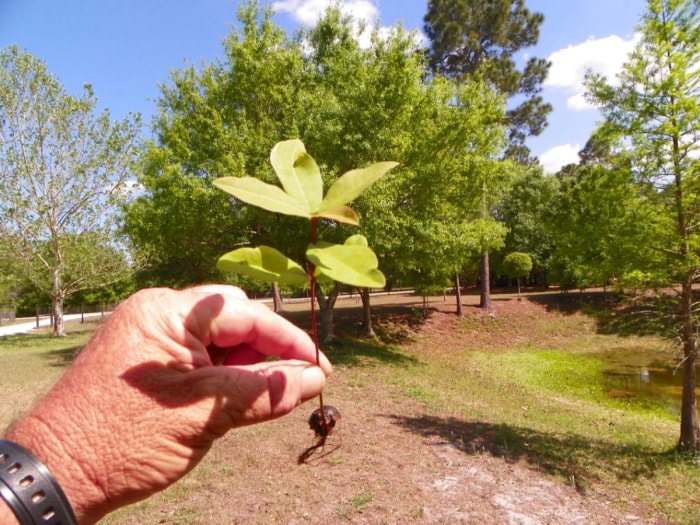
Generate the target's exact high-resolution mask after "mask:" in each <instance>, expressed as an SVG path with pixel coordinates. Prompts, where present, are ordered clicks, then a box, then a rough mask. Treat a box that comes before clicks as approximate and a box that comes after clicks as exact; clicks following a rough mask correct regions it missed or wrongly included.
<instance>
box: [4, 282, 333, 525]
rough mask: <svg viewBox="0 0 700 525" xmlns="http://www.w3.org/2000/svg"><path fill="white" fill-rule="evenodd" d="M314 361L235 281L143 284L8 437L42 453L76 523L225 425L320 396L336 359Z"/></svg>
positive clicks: (180, 461) (195, 449) (106, 508)
mask: <svg viewBox="0 0 700 525" xmlns="http://www.w3.org/2000/svg"><path fill="white" fill-rule="evenodd" d="M268 356H279V357H280V360H278V361H267V360H266V359H267V357H268ZM315 361H316V354H315V346H314V344H313V342H312V341H311V339H310V338H309V337H308V336H307V335H306V334H305V333H304V332H303V331H302V330H301V329H299V328H297V327H295V326H293V325H292V324H291V323H289V322H287V321H285V320H284V319H283V318H281V317H279V316H278V315H276V314H274V313H273V312H271V311H270V310H269V309H268V308H266V307H265V306H263V305H260V304H257V303H254V302H252V301H250V300H248V299H247V298H246V297H245V294H244V293H243V292H242V291H241V290H239V289H237V288H233V287H230V286H218V285H212V286H200V287H195V288H190V289H186V290H182V291H174V290H169V289H151V290H143V291H141V292H138V293H136V294H135V295H133V296H132V297H130V298H129V299H128V300H126V301H125V302H124V303H122V305H121V306H120V307H119V308H117V309H116V310H115V312H114V313H113V314H112V315H111V316H110V318H109V319H108V320H107V322H106V323H105V324H104V325H103V326H102V327H101V328H100V329H99V330H98V331H97V333H96V334H95V336H94V337H93V338H92V340H91V341H90V342H89V343H88V344H87V345H86V347H85V348H84V349H83V350H82V351H81V352H80V354H79V355H78V357H77V358H76V360H75V362H74V363H73V364H72V365H71V366H70V367H69V368H68V370H67V371H66V373H65V374H64V375H63V377H62V378H61V379H60V380H59V381H58V382H57V384H56V385H55V386H54V388H53V389H52V390H51V391H50V392H49V394H48V395H47V396H46V397H45V398H44V399H43V400H42V401H41V402H40V403H39V405H37V407H36V408H34V409H33V410H32V412H31V413H30V414H29V415H28V416H27V417H26V418H25V419H23V420H22V421H20V422H19V423H17V424H16V425H14V427H12V428H11V429H10V431H9V432H8V434H7V436H6V438H7V439H10V440H13V441H16V442H17V443H19V444H21V445H23V446H25V447H26V448H28V449H29V450H31V451H32V452H33V453H34V454H35V455H36V456H37V457H39V459H41V460H42V461H43V462H44V463H45V464H46V465H47V467H48V468H49V470H50V471H51V472H52V473H53V474H54V476H55V477H56V479H57V480H58V482H59V484H60V485H61V486H62V487H63V489H64V491H65V492H66V494H67V496H68V498H69V499H70V500H71V504H72V505H73V507H74V510H75V513H76V515H77V516H78V519H79V521H80V522H81V523H94V522H95V521H97V520H98V519H100V518H101V517H102V516H104V515H105V514H107V513H109V512H111V511H112V510H115V509H116V508H118V507H120V506H123V505H125V504H128V503H131V502H134V501H138V500H140V499H143V498H146V497H148V496H149V495H151V494H153V493H155V492H157V491H159V490H162V489H164V488H165V487H167V486H168V485H170V484H172V483H173V482H175V481H176V480H178V479H179V478H180V477H182V476H183V475H184V474H186V473H187V472H188V471H190V470H191V469H192V468H193V467H194V466H195V465H197V463H199V461H200V460H201V459H202V458H203V457H204V455H205V454H206V452H207V451H208V450H209V448H210V447H211V445H212V443H213V441H214V440H215V439H216V438H218V437H220V436H222V435H224V434H225V433H226V432H227V431H228V430H230V429H232V428H235V427H238V426H242V425H248V424H253V423H259V422H262V421H266V420H269V419H273V418H276V417H280V416H283V415H285V414H287V413H288V412H290V411H291V410H292V409H293V408H294V407H296V406H297V405H299V404H300V403H301V402H303V401H306V400H308V399H310V398H313V397H315V396H317V395H318V394H319V393H320V392H321V391H322V389H323V387H324V385H325V379H326V376H327V375H328V374H330V372H331V365H330V363H329V362H328V360H327V359H326V357H325V356H324V355H322V354H321V363H320V364H321V367H320V368H319V367H316V366H314V365H313V364H312V363H315Z"/></svg>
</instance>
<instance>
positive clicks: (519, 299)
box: [515, 277, 522, 301]
mask: <svg viewBox="0 0 700 525" xmlns="http://www.w3.org/2000/svg"><path fill="white" fill-rule="evenodd" d="M515 280H516V281H517V282H518V301H522V298H521V297H520V277H516V278H515Z"/></svg>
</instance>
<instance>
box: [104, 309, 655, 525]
mask: <svg viewBox="0 0 700 525" xmlns="http://www.w3.org/2000/svg"><path fill="white" fill-rule="evenodd" d="M476 300H477V298H473V301H469V299H467V301H465V302H466V304H467V305H468V307H467V311H466V314H467V316H470V318H471V320H472V322H473V323H474V329H473V330H470V331H469V337H470V338H472V341H473V344H474V346H475V347H479V348H481V349H484V348H491V349H493V350H494V351H498V350H499V348H500V347H501V346H502V343H503V341H502V340H498V337H505V336H504V335H502V334H503V332H502V331H499V330H494V329H493V326H494V325H493V323H486V322H484V321H483V319H482V313H481V311H480V310H479V309H478V307H477V306H476V304H475V301H476ZM347 301H352V299H348V300H346V303H345V304H344V305H343V303H341V304H340V305H339V310H338V313H337V314H336V321H337V323H338V325H339V329H340V330H341V331H343V330H344V331H348V332H352V331H353V330H355V329H356V328H357V327H356V325H355V323H356V319H357V317H356V315H354V314H353V313H352V312H350V311H349V308H355V305H354V303H352V302H347ZM452 301H454V298H449V297H448V298H446V299H445V300H444V301H441V300H440V299H439V298H437V299H434V300H433V301H432V302H431V303H430V304H429V307H430V308H431V311H432V313H431V315H430V316H429V318H427V319H423V318H422V317H421V314H420V312H418V311H417V310H418V309H420V306H421V304H422V303H421V301H420V299H419V298H408V299H407V298H403V299H402V302H403V303H404V304H403V305H402V306H401V307H400V308H397V306H396V304H394V303H395V302H396V299H394V300H390V299H386V300H375V316H376V320H377V327H378V328H379V329H380V330H388V328H387V327H392V328H391V330H388V331H390V332H391V334H393V337H395V338H398V339H403V340H404V342H406V344H408V345H409V346H410V344H411V341H418V340H426V339H427V340H434V339H435V337H438V338H440V340H442V341H447V340H449V339H450V338H453V337H454V338H464V334H463V333H460V332H458V331H457V330H456V325H455V316H454V315H453V314H452V313H451V312H452V311H453V309H454V305H453V304H452ZM469 302H472V303H473V304H472V305H471V306H469ZM344 306H345V308H344ZM494 306H495V307H496V309H497V313H498V319H499V321H498V322H499V323H500V322H504V323H510V326H511V327H515V329H513V330H509V331H508V332H509V333H510V334H513V333H518V334H520V335H518V337H537V334H532V333H528V332H527V326H528V318H529V317H531V316H537V315H546V314H547V312H548V306H547V305H545V304H541V303H537V302H534V301H523V302H519V301H517V300H514V299H513V298H512V297H508V298H506V300H498V301H495V304H494ZM288 315H292V316H294V315H295V314H293V313H288ZM482 325H483V326H482ZM489 327H492V328H489ZM478 328H482V329H478ZM497 334H500V335H497ZM511 343H512V342H511ZM421 348H422V350H421V351H424V352H429V351H430V347H429V346H423V347H421ZM331 357H332V352H331ZM392 358H394V357H392V356H391V355H389V354H387V356H386V359H387V360H389V359H392ZM397 359H398V358H397ZM375 366H380V365H375ZM373 378H374V376H370V375H369V374H368V373H366V372H365V368H363V367H362V366H354V365H353V364H352V362H350V363H349V364H346V365H341V366H338V368H337V369H336V373H335V375H334V377H333V378H332V380H331V384H330V387H329V389H328V391H327V399H326V401H327V402H328V403H330V404H333V405H335V406H337V407H338V409H339V410H340V412H341V414H342V420H341V421H340V423H339V425H338V429H337V432H335V433H334V434H333V435H332V436H331V437H330V438H329V439H328V443H327V445H326V447H325V449H324V450H323V451H321V452H320V453H319V454H317V455H316V456H314V458H312V460H311V462H310V464H305V465H297V461H296V459H297V457H298V455H299V454H300V453H301V452H302V450H303V449H304V447H306V446H308V445H310V444H311V443H312V435H313V434H312V432H311V431H310V430H309V429H308V426H307V424H306V420H307V418H308V416H309V414H310V413H311V411H312V410H313V409H314V408H315V406H314V405H313V404H311V405H305V406H304V407H301V408H299V409H297V410H296V411H295V412H294V413H293V414H292V415H291V416H289V417H288V418H285V419H283V420H281V421H275V422H271V423H268V424H265V425H259V426H255V427H250V428H244V429H240V430H238V431H234V432H230V433H229V434H228V435H227V436H225V437H224V438H223V439H221V440H220V441H218V442H217V443H216V444H215V446H214V448H213V450H212V452H211V454H209V455H208V456H207V458H206V459H205V461H204V462H203V463H202V464H201V465H200V466H199V467H198V468H197V469H196V470H195V471H194V472H193V473H192V474H190V476H188V477H187V478H185V479H184V480H183V481H181V482H180V483H179V484H177V485H175V486H174V487H172V488H171V489H169V490H168V491H166V492H165V493H163V494H160V495H158V496H155V497H154V498H151V499H150V500H148V501H147V502H145V503H143V504H141V505H137V506H135V507H132V508H131V509H126V510H125V511H122V512H120V513H119V514H118V515H116V516H115V517H114V518H112V519H113V522H114V523H125V524H143V523H162V524H176V523H193V524H209V523H227V524H248V525H250V524H252V525H263V524H288V525H292V524H304V523H310V524H334V523H354V524H407V523H410V524H454V523H470V524H480V523H489V524H492V523H498V524H500V523H504V524H521V525H535V524H576V523H582V524H583V523H585V524H601V525H603V524H623V523H649V522H648V521H645V520H644V519H643V518H642V517H641V516H643V509H641V508H640V509H638V510H634V509H633V510H632V511H627V512H621V511H620V510H618V506H617V505H615V504H613V503H612V502H609V501H606V499H605V497H604V496H603V495H601V494H596V493H594V492H592V491H589V492H587V493H586V494H582V493H581V492H579V491H578V490H577V489H576V487H575V483H569V482H567V480H562V479H560V478H555V477H552V476H550V475H547V474H546V473H545V472H542V471H538V469H537V468H533V466H532V465H531V464H526V463H524V462H518V461H511V460H508V459H506V458H503V457H497V456H495V455H493V454H491V453H488V452H486V448H485V446H484V447H481V446H480V445H479V442H478V440H476V439H475V440H472V441H471V443H472V445H471V449H469V450H465V449H461V448H458V447H457V446H455V444H454V440H450V439H446V434H449V433H450V432H451V429H450V427H449V425H447V426H446V425H443V426H441V427H440V428H437V427H436V426H435V425H431V420H430V418H429V417H428V416H427V415H426V413H425V408H424V407H423V405H422V404H421V403H419V402H417V401H415V400H412V399H410V398H407V397H406V396H405V395H404V394H403V393H402V392H401V390H400V389H398V388H395V387H392V385H391V384H390V382H380V381H376V380H373ZM447 416H448V415H446V419H447V420H449V417H447ZM455 431H456V430H455ZM485 439H488V438H487V437H486V438H485ZM627 508H628V509H629V508H630V507H629V505H627Z"/></svg>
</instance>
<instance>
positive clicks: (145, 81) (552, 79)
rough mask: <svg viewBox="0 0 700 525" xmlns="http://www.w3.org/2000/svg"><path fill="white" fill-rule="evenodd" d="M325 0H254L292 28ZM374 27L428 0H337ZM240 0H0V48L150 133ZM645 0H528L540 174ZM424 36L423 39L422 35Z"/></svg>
mask: <svg viewBox="0 0 700 525" xmlns="http://www.w3.org/2000/svg"><path fill="white" fill-rule="evenodd" d="M329 1H330V0H269V2H268V1H267V0H260V4H261V5H268V3H269V4H270V5H272V7H273V8H274V9H275V11H276V15H275V17H274V21H275V22H276V23H278V24H279V25H280V26H281V27H283V28H285V29H286V30H288V31H290V32H293V31H294V30H296V29H298V28H300V27H301V26H302V24H303V25H304V26H307V27H308V26H311V25H313V24H314V22H315V20H316V19H317V18H318V15H319V14H320V13H321V12H322V11H323V9H325V7H326V6H327V5H328V3H329ZM337 1H338V3H339V5H340V6H341V9H343V10H344V11H346V12H348V13H351V14H353V16H355V17H356V18H363V19H365V20H367V21H369V22H370V23H371V24H372V25H374V24H378V25H379V26H380V27H389V26H392V25H394V24H397V23H401V24H402V25H403V26H404V27H405V28H407V29H415V30H416V31H417V32H419V36H422V31H423V17H424V15H425V12H426V10H427V1H426V0H337ZM238 5H239V0H0V48H4V47H6V46H8V45H12V44H17V45H19V47H20V48H21V49H23V50H25V51H27V52H29V53H31V54H33V55H34V56H36V57H38V58H39V59H41V60H43V61H44V62H45V63H46V64H47V67H48V69H49V71H50V72H51V73H52V74H54V75H55V76H56V77H57V78H58V79H59V80H60V82H61V83H62V84H63V86H64V87H65V89H66V91H67V92H68V93H69V94H72V95H79V94H80V93H81V92H82V89H83V86H84V84H86V83H87V84H91V85H92V87H93V89H94V92H95V96H96V97H97V98H98V100H99V109H109V111H110V112H111V115H112V117H113V118H115V119H121V118H123V117H124V116H126V115H127V114H128V113H140V114H141V115H142V117H143V121H144V136H147V135H148V134H149V129H150V122H151V117H152V116H153V114H154V113H155V108H156V100H157V99H158V96H159V93H160V91H159V87H158V86H159V84H162V83H167V82H168V79H169V75H170V71H171V70H173V69H181V68H182V67H184V66H187V65H191V64H195V65H197V64H201V63H202V62H211V61H213V60H215V59H216V58H218V57H221V56H222V54H223V53H222V46H221V41H222V39H223V38H224V37H225V36H226V35H227V34H228V33H229V32H230V31H231V30H232V28H233V27H236V26H237V20H236V13H237V8H238ZM645 5H646V2H645V0H583V1H582V0H526V6H527V7H528V9H530V10H531V11H538V12H541V13H543V14H544V16H545V22H544V23H543V25H542V26H541V28H540V39H539V42H538V44H537V46H535V47H532V48H528V49H525V50H523V51H522V52H521V53H519V55H518V56H517V58H518V59H519V60H521V61H524V60H526V59H527V58H528V57H530V56H535V57H538V58H547V59H549V60H550V61H552V67H551V69H550V73H549V75H548V78H547V80H546V82H545V85H544V89H543V92H542V96H543V97H544V98H545V100H546V101H547V102H549V103H550V104H552V106H553V108H554V110H553V112H552V113H551V114H550V117H549V119H548V120H549V126H548V127H547V129H546V130H545V131H544V132H543V133H542V134H541V135H540V136H538V137H532V138H530V139H528V143H527V144H528V146H529V147H530V149H531V150H532V153H533V154H534V155H535V156H537V157H538V158H539V159H540V162H541V163H542V164H543V166H544V167H545V171H546V172H547V173H553V172H556V171H557V170H558V169H559V167H561V166H563V165H565V164H568V163H570V162H577V160H578V156H577V153H578V151H579V150H581V149H582V148H583V146H584V145H585V143H586V140H587V139H588V137H589V136H590V134H591V132H592V131H593V129H594V128H595V125H596V122H597V121H598V120H599V119H600V115H599V113H598V111H597V110H596V109H595V108H592V107H590V106H588V105H587V104H586V102H585V100H584V98H583V88H582V84H581V81H582V80H583V76H584V74H585V72H586V71H587V70H588V69H591V70H593V71H595V72H599V73H602V74H605V75H606V76H607V77H608V78H609V79H611V80H612V79H614V77H615V75H616V73H617V72H618V71H619V70H620V68H621V66H622V64H623V63H624V61H625V59H626V56H627V54H628V53H629V52H630V51H631V50H632V48H633V46H634V43H635V26H636V25H637V24H638V22H639V19H640V16H641V14H642V13H643V11H644V8H645ZM423 38H424V37H423Z"/></svg>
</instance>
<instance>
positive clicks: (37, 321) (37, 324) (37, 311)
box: [36, 306, 39, 328]
mask: <svg viewBox="0 0 700 525" xmlns="http://www.w3.org/2000/svg"><path fill="white" fill-rule="evenodd" d="M36 327H37V328H39V307H38V306H37V307H36Z"/></svg>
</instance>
